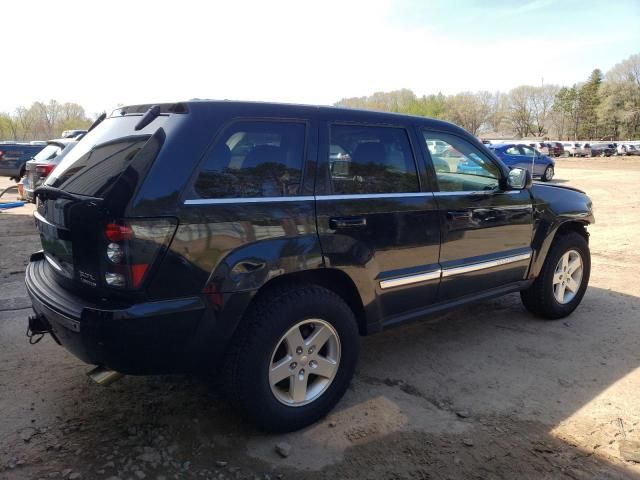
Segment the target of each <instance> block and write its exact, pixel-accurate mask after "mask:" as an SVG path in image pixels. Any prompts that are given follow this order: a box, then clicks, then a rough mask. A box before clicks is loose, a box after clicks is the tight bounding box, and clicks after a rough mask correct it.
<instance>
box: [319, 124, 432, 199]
mask: <svg viewBox="0 0 640 480" xmlns="http://www.w3.org/2000/svg"><path fill="white" fill-rule="evenodd" d="M329 172H330V177H331V185H332V192H333V193H336V194H373V193H411V192H418V191H419V190H420V187H419V184H418V175H417V171H416V165H415V162H414V159H413V153H412V152H411V145H410V143H409V137H408V136H407V132H406V131H405V130H404V129H402V128H394V127H376V126H364V125H332V126H331V130H330V145H329Z"/></svg>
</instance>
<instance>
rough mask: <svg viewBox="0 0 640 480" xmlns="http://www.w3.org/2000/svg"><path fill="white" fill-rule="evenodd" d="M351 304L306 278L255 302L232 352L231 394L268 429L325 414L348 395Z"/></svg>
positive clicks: (353, 330)
mask: <svg viewBox="0 0 640 480" xmlns="http://www.w3.org/2000/svg"><path fill="white" fill-rule="evenodd" d="M358 337H359V334H358V329H357V324H356V320H355V317H354V315H353V312H352V311H351V309H350V308H349V307H348V305H347V304H346V303H345V302H344V301H343V300H342V299H341V298H340V297H339V296H338V295H336V294H335V293H334V292H332V291H330V290H327V289H325V288H322V287H319V286H315V285H308V286H295V287H294V286H292V287H289V288H286V289H282V290H277V291H274V292H272V294H266V295H265V296H264V297H263V298H262V299H260V300H258V301H257V303H256V305H254V306H252V307H251V310H250V311H249V313H248V314H247V317H246V318H245V319H244V321H243V325H242V326H241V328H239V330H238V332H237V333H236V335H235V337H234V341H233V343H232V346H231V347H230V351H229V353H228V356H227V359H226V364H227V365H226V368H225V371H226V376H227V378H226V379H225V383H226V388H227V393H228V396H229V397H230V400H231V401H232V402H233V403H234V404H236V405H238V406H239V407H240V408H241V409H242V410H243V411H244V412H245V413H246V414H248V416H249V417H250V418H251V419H252V420H253V421H254V422H255V423H256V424H257V425H258V426H259V427H260V428H262V429H264V430H268V431H274V432H287V431H293V430H298V429H300V428H303V427H306V426H307V425H310V424H312V423H314V422H316V421H317V420H319V419H321V418H322V417H324V416H325V415H326V414H327V413H329V411H330V410H331V409H332V408H333V407H334V406H335V405H336V403H337V402H338V401H339V400H340V399H341V398H342V396H343V395H344V393H345V391H346V389H347V387H348V386H349V383H350V382H351V378H352V377H353V374H354V371H355V366H356V362H357V358H358V344H359V338H358Z"/></svg>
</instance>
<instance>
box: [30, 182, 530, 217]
mask: <svg viewBox="0 0 640 480" xmlns="http://www.w3.org/2000/svg"><path fill="white" fill-rule="evenodd" d="M496 193H503V194H508V195H517V194H518V193H520V190H507V191H499V192H496V191H494V190H491V191H487V190H478V191H464V190H461V191H456V192H408V193H352V194H337V195H316V196H315V197H314V196H312V195H304V196H301V195H297V196H291V197H230V198H191V199H188V200H185V201H184V204H185V205H217V204H220V205H223V204H230V203H273V202H307V201H311V200H318V201H328V200H366V199H371V198H411V197H432V196H435V197H446V196H452V195H492V194H496ZM36 213H37V212H35V213H34V215H35V214H36ZM38 219H39V220H40V219H41V220H42V221H43V222H46V220H44V218H39V217H38ZM46 223H49V222H46Z"/></svg>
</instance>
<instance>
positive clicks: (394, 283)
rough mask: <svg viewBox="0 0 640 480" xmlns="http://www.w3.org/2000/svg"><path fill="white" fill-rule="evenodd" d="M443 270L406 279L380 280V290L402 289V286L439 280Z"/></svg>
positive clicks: (410, 276) (409, 276) (408, 276)
mask: <svg viewBox="0 0 640 480" xmlns="http://www.w3.org/2000/svg"><path fill="white" fill-rule="evenodd" d="M441 275H442V270H440V269H438V270H433V271H431V272H425V273H418V274H415V275H407V276H406V277H397V278H390V279H388V280H380V288H381V289H382V290H385V289H387V288H393V287H400V286H402V285H410V284H412V283H420V282H428V281H429V280H439V279H440V276H441Z"/></svg>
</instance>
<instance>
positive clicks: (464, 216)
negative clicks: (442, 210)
mask: <svg viewBox="0 0 640 480" xmlns="http://www.w3.org/2000/svg"><path fill="white" fill-rule="evenodd" d="M447 217H449V219H450V220H460V221H462V220H472V219H473V213H472V212H469V211H464V210H462V211H461V210H457V211H455V210H454V211H452V212H447Z"/></svg>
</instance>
